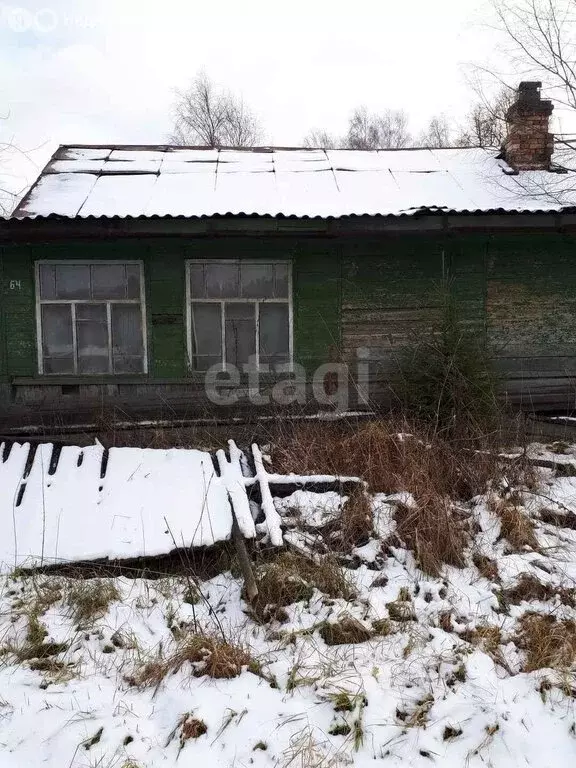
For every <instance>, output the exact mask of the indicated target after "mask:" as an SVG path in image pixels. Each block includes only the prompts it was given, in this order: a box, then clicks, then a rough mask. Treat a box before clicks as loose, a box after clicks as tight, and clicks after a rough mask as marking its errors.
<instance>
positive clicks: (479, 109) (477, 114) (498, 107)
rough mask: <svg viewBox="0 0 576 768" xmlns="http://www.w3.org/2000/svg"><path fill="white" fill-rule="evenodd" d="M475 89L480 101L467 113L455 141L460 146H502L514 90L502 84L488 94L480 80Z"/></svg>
mask: <svg viewBox="0 0 576 768" xmlns="http://www.w3.org/2000/svg"><path fill="white" fill-rule="evenodd" d="M474 89H475V91H476V93H477V96H478V101H477V102H476V103H475V104H474V105H473V106H472V108H471V109H470V112H468V114H467V115H466V119H465V121H464V124H463V125H462V126H461V128H460V131H459V133H458V135H457V137H456V139H455V143H456V144H457V145H458V146H460V147H500V146H502V144H503V142H504V139H505V138H506V112H507V111H508V109H509V107H510V106H511V105H512V103H513V102H514V99H515V94H514V90H513V89H512V88H509V87H508V86H501V87H500V89H499V90H498V91H497V92H496V93H495V94H494V95H492V96H487V95H486V94H485V92H484V90H483V88H482V86H481V84H480V83H479V82H478V81H477V83H476V84H475V86H474Z"/></svg>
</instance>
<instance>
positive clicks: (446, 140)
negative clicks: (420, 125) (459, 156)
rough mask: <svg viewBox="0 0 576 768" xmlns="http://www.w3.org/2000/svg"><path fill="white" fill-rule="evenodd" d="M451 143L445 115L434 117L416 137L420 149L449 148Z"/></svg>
mask: <svg viewBox="0 0 576 768" xmlns="http://www.w3.org/2000/svg"><path fill="white" fill-rule="evenodd" d="M451 143H452V138H451V131H450V125H449V123H448V118H447V117H446V115H436V116H435V117H433V118H432V119H431V120H430V122H429V123H428V127H427V128H426V130H425V131H422V133H421V134H420V136H419V137H418V146H420V147H436V148H440V147H449V146H450V145H451Z"/></svg>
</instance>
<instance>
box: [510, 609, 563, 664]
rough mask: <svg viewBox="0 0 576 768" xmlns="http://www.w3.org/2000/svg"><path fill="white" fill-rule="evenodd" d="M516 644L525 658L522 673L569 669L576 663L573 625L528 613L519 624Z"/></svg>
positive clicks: (553, 617) (550, 617)
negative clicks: (544, 669) (547, 669)
mask: <svg viewBox="0 0 576 768" xmlns="http://www.w3.org/2000/svg"><path fill="white" fill-rule="evenodd" d="M515 642H516V645H517V646H518V648H521V649H522V650H523V651H524V652H525V654H526V661H525V664H524V667H523V671H524V672H533V671H534V670H536V669H543V668H547V667H551V668H552V669H569V668H570V667H572V666H573V664H574V662H575V661H576V622H574V621H568V620H559V619H557V618H556V617H555V616H544V615H542V614H539V613H527V614H524V616H522V618H521V619H520V621H519V630H518V632H517V634H516V637H515Z"/></svg>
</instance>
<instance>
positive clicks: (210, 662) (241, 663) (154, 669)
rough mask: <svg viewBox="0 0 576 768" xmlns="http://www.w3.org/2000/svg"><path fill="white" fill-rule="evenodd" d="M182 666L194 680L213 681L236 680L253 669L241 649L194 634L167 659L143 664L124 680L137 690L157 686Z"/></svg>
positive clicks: (222, 641)
mask: <svg viewBox="0 0 576 768" xmlns="http://www.w3.org/2000/svg"><path fill="white" fill-rule="evenodd" d="M185 664H189V665H190V666H191V667H192V674H193V676H194V677H202V676H203V675H207V676H208V677H212V678H214V679H216V680H221V679H230V678H233V677H238V676H239V675H240V674H241V673H242V670H243V668H244V667H248V668H253V667H254V662H253V660H252V658H251V656H250V654H249V653H248V652H247V651H246V650H245V649H244V648H242V647H241V646H239V645H233V644H232V643H229V642H227V641H225V640H222V639H221V638H219V637H210V636H208V635H196V634H194V635H190V636H189V637H187V638H186V639H185V640H183V641H182V642H181V643H179V645H178V647H177V648H176V650H175V652H174V653H173V654H172V655H170V656H168V657H167V658H157V659H155V660H153V661H148V662H146V663H145V664H144V665H143V666H142V667H141V668H140V669H139V670H137V671H136V673H135V674H134V675H132V676H131V677H129V678H128V682H129V683H130V684H131V685H136V686H141V687H147V686H151V685H154V686H157V685H159V684H160V683H161V682H162V681H163V680H164V679H165V678H166V676H167V675H169V674H174V673H176V672H178V670H180V669H181V668H182V667H183V666H184V665H185Z"/></svg>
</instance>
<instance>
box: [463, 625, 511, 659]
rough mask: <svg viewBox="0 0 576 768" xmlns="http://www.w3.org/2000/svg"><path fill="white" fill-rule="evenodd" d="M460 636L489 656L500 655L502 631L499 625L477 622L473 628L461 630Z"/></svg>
mask: <svg viewBox="0 0 576 768" xmlns="http://www.w3.org/2000/svg"><path fill="white" fill-rule="evenodd" d="M460 637H461V638H462V640H465V641H466V642H467V643H471V644H472V645H475V646H476V647H478V648H480V649H481V650H482V651H484V652H485V653H487V654H488V655H489V656H492V657H496V656H499V655H500V644H501V643H502V633H501V632H500V628H499V627H495V626H493V625H491V624H479V625H478V626H477V627H475V628H474V629H467V630H465V631H464V632H462V633H461V634H460Z"/></svg>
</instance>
